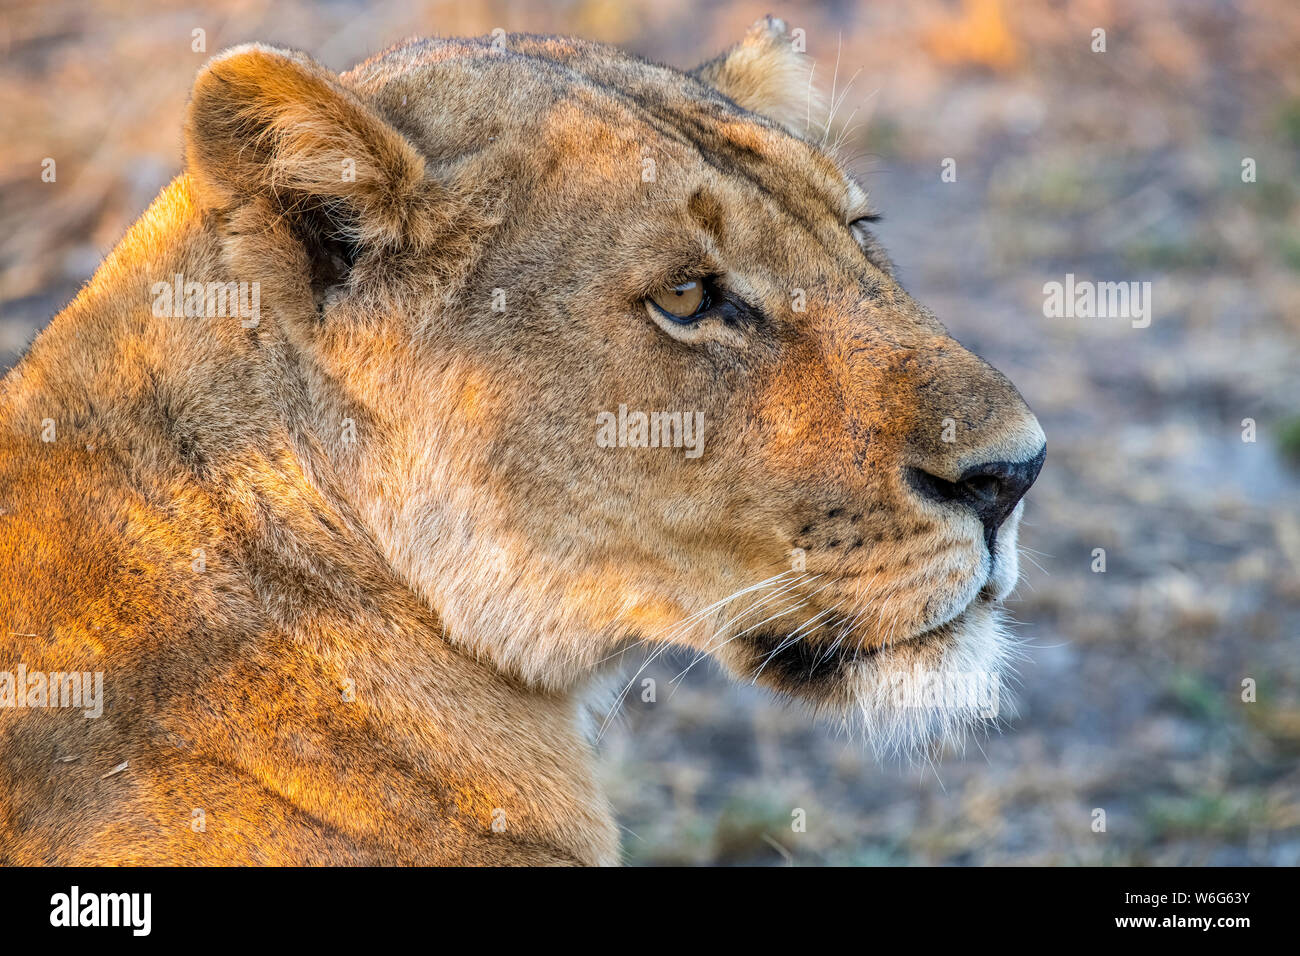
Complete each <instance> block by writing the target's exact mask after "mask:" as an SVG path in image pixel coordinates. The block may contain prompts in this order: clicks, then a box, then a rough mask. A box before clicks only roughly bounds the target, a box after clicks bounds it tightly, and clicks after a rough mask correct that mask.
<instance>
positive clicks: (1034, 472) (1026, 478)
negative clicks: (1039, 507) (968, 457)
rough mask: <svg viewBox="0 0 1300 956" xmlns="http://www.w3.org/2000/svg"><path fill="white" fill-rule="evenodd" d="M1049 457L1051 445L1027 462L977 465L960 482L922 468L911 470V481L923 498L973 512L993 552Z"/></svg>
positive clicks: (968, 469) (962, 475) (966, 472)
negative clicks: (1002, 529) (1000, 530)
mask: <svg viewBox="0 0 1300 956" xmlns="http://www.w3.org/2000/svg"><path fill="white" fill-rule="evenodd" d="M1046 458H1047V445H1043V447H1042V449H1040V450H1039V452H1038V454H1037V455H1035V456H1034V457H1033V458H1028V459H1026V460H1024V461H989V462H984V463H983V464H979V465H973V466H971V467H970V468H967V469H966V470H965V471H964V472H962V474H961V477H959V478H958V479H957V480H956V481H947V480H946V479H943V478H940V477H939V476H938V475H932V474H930V473H929V472H928V471H923V470H922V469H920V468H909V469H908V479H909V480H910V482H911V484H912V487H913V488H915V489H916V490H917V492H918V493H920V494H921V496H922V497H925V498H929V499H930V500H931V501H937V502H939V503H940V504H956V505H960V506H962V507H965V508H969V509H971V511H973V512H974V513H975V516H976V517H977V518H979V519H980V523H981V524H983V525H984V541H985V543H986V544H987V545H988V548H989V551H992V550H993V545H994V543H995V541H996V540H997V533H998V528H1000V527H1001V526H1002V522H1004V521H1006V520H1007V515H1009V514H1011V512H1012V510H1013V509H1014V508H1015V507H1016V505H1017V504H1019V503H1020V499H1021V498H1023V497H1024V496H1025V492H1026V491H1028V490H1029V486H1030V485H1032V484H1033V483H1034V479H1035V478H1037V477H1038V473H1039V472H1040V471H1041V470H1042V468H1043V461H1044V460H1045V459H1046Z"/></svg>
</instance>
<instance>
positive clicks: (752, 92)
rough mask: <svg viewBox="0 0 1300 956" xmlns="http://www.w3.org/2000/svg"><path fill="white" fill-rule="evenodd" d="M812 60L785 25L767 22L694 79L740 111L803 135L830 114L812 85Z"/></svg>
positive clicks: (696, 72)
mask: <svg viewBox="0 0 1300 956" xmlns="http://www.w3.org/2000/svg"><path fill="white" fill-rule="evenodd" d="M812 70H813V64H812V60H810V59H809V58H808V57H806V56H804V55H803V54H802V53H800V52H799V51H797V50H796V49H795V46H794V42H793V39H792V38H791V36H790V34H789V32H788V31H787V30H786V25H785V22H784V21H782V20H778V19H777V18H775V17H764V18H763V19H762V20H759V21H758V22H757V23H755V24H754V25H753V26H752V27H750V28H749V31H748V32H747V33H746V34H745V37H744V39H742V40H741V41H740V42H739V43H738V44H736V45H735V46H733V47H732V48H731V49H729V50H727V51H726V52H724V53H723V54H722V55H721V56H718V57H715V58H714V59H712V60H709V61H708V62H707V63H702V64H701V65H699V66H697V67H696V68H695V69H694V70H692V71H691V75H692V76H694V77H696V78H697V79H699V80H700V81H702V82H704V83H707V84H708V85H709V86H711V87H713V88H714V89H715V90H717V91H718V92H719V93H721V94H722V95H723V96H725V97H727V98H728V99H729V100H731V101H732V102H733V103H735V104H736V105H737V106H741V107H744V108H745V109H747V110H750V111H751V112H754V113H761V114H762V115H763V116H766V117H767V118H768V119H772V120H775V121H776V122H778V123H780V124H781V125H782V126H784V127H786V128H787V129H788V130H790V131H791V132H792V133H794V134H796V135H798V136H807V135H809V133H810V131H809V129H808V127H809V126H810V125H811V126H816V124H817V123H819V122H820V120H821V118H822V117H823V116H824V115H825V104H824V103H823V101H822V98H821V96H820V95H819V94H818V92H817V90H816V89H815V88H814V87H813V85H812Z"/></svg>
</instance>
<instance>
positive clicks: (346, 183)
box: [186, 20, 1045, 742]
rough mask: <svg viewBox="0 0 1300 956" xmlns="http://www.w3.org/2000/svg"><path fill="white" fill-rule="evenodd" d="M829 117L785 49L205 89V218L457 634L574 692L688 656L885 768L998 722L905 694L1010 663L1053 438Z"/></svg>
mask: <svg viewBox="0 0 1300 956" xmlns="http://www.w3.org/2000/svg"><path fill="white" fill-rule="evenodd" d="M816 115H818V107H817V105H816V103H815V97H814V95H813V93H812V90H811V82H810V76H809V67H808V66H807V65H806V64H805V62H804V60H803V58H802V57H801V56H800V55H799V54H798V53H796V52H795V51H794V49H793V47H792V44H791V42H790V38H789V37H788V36H787V34H786V31H785V28H784V26H783V25H782V24H780V23H779V22H778V21H773V20H767V21H763V22H761V23H760V24H758V25H757V26H756V27H755V28H754V29H753V30H752V31H751V32H750V33H749V34H748V35H747V36H746V38H745V39H744V41H743V42H742V43H741V44H739V45H738V46H737V47H735V48H734V49H733V50H731V51H729V52H727V53H725V54H723V55H722V56H721V57H719V58H718V59H716V60H713V61H711V62H709V63H706V64H704V65H703V66H701V67H700V68H698V69H697V70H695V71H693V72H691V73H683V72H680V71H678V70H675V69H671V68H668V67H664V66H659V65H656V64H653V63H649V62H646V61H645V60H642V59H638V58H637V57H634V56H631V55H628V54H626V53H623V52H620V51H618V50H615V49H612V48H610V47H607V46H603V45H599V44H595V43H587V42H582V41H577V40H569V39H557V38H552V37H534V36H513V35H512V36H497V37H495V38H485V39H482V40H467V41H461V40H426V41H419V42H411V43H407V44H404V45H401V46H399V47H397V48H395V49H392V50H390V51H388V52H386V53H384V54H382V55H380V56H378V57H376V58H374V59H372V60H370V61H369V62H367V63H364V64H362V65H361V66H358V67H357V68H355V69H354V70H352V71H350V72H348V73H346V74H343V75H342V76H336V75H334V74H333V73H331V72H330V71H328V70H326V69H324V68H323V67H321V66H320V65H318V64H316V63H315V62H313V61H312V60H310V59H309V58H307V57H305V56H303V55H301V54H297V53H292V52H286V51H281V50H276V49H271V48H266V47H262V46H248V47H242V48H239V49H236V50H233V51H231V52H229V53H227V54H225V55H223V56H221V57H218V58H217V59H215V60H214V61H213V62H212V63H210V64H209V65H208V66H207V67H206V68H205V70H204V72H203V73H202V74H201V75H200V77H199V80H198V82H197V85H196V87H195V91H194V95H193V98H192V102H191V106H190V111H189V117H188V121H187V127H186V144H187V172H188V175H189V177H190V179H191V181H192V183H193V189H194V194H195V196H196V197H197V201H198V203H199V205H200V207H201V208H202V209H203V210H204V215H205V216H207V217H209V219H210V221H211V222H213V223H214V224H215V228H216V229H217V230H218V232H219V234H220V236H221V242H222V244H223V249H224V253H223V254H224V256H225V257H226V260H227V262H228V263H229V267H230V269H231V271H232V273H233V274H234V275H235V277H236V278H240V279H260V281H261V288H262V302H263V308H264V309H266V308H268V307H269V309H270V310H271V311H272V312H273V313H274V315H275V316H276V317H277V318H276V321H278V322H282V323H283V327H284V335H285V337H286V341H287V343H288V346H287V347H288V348H290V349H292V350H293V351H294V352H295V354H296V355H297V356H298V361H299V362H300V363H301V364H302V365H303V367H305V368H306V369H307V373H306V380H307V381H308V382H309V383H310V401H309V402H308V407H307V408H306V409H305V410H304V411H303V415H304V417H305V418H306V419H309V420H310V421H311V423H312V428H313V429H314V432H313V433H314V435H315V440H316V441H317V442H319V445H320V447H321V449H322V454H323V455H324V457H325V458H326V459H327V460H328V462H329V467H330V468H331V469H332V471H331V478H330V481H331V482H332V483H336V484H337V487H338V488H340V489H342V492H341V493H342V494H344V495H345V496H346V497H347V499H348V501H349V502H350V504H351V506H352V507H353V508H355V511H356V513H357V514H359V515H360V516H361V518H362V520H363V522H364V525H365V527H366V528H367V529H368V532H369V534H370V535H372V536H373V538H374V541H375V542H376V543H377V545H378V547H379V549H380V550H381V552H382V553H383V555H384V556H385V557H386V559H387V560H388V561H389V562H390V563H391V565H392V567H393V568H394V569H396V571H397V572H398V573H399V574H400V575H401V576H402V578H403V580H404V581H405V582H406V583H407V584H408V585H409V587H410V588H411V589H412V590H414V591H415V592H416V593H418V594H419V595H420V596H422V597H423V599H425V600H426V601H427V602H428V603H429V604H430V605H431V606H432V607H433V608H435V609H436V610H437V612H438V613H439V615H440V616H441V619H442V620H443V622H445V625H446V632H447V637H448V639H449V640H451V641H453V642H455V643H457V644H459V645H461V646H462V647H464V648H466V649H467V650H468V651H469V652H471V653H473V654H475V655H477V656H479V657H480V658H482V659H486V660H489V661H491V662H492V663H493V664H494V665H495V666H496V667H498V668H499V669H500V670H502V671H503V672H505V673H506V674H508V675H511V676H512V677H513V678H515V679H518V680H521V681H525V682H528V683H530V684H533V685H537V686H541V687H544V688H548V689H553V690H568V689H575V688H577V687H579V686H581V685H583V684H584V683H585V682H587V681H588V680H589V679H590V678H591V676H592V675H593V674H595V673H596V672H598V671H600V670H601V669H602V667H603V666H605V664H606V662H608V661H610V660H611V659H613V658H615V657H617V656H618V654H619V653H620V652H621V651H623V650H625V649H627V648H629V647H630V646H632V645H636V644H644V645H646V646H649V647H668V646H675V647H685V648H689V649H693V650H694V651H696V652H698V653H699V654H701V655H711V656H712V657H714V658H715V659H717V660H718V661H720V662H721V663H722V664H723V665H724V666H725V667H726V668H727V669H729V670H730V671H731V672H732V673H734V675H735V676H736V677H737V678H739V679H742V680H747V681H757V682H758V683H760V684H763V685H766V686H768V687H771V688H774V689H776V690H777V691H779V692H782V693H786V694H790V695H794V696H797V697H799V698H803V699H805V700H807V701H809V702H811V703H812V704H813V705H814V706H816V707H817V708H819V709H825V710H827V711H830V712H832V713H836V714H840V715H844V716H848V715H853V714H857V715H859V716H861V717H862V718H863V719H864V720H865V721H866V722H867V724H868V725H869V727H870V729H873V730H874V731H875V732H876V736H875V739H876V740H877V741H878V742H879V741H891V740H896V739H899V738H901V737H903V736H906V737H909V738H915V737H925V736H927V735H928V736H933V735H934V734H935V733H940V734H942V732H943V731H945V730H948V729H952V728H954V727H957V726H960V725H961V724H962V722H963V720H964V718H965V717H967V716H970V715H971V714H970V712H971V710H972V708H970V707H968V706H966V705H964V704H961V703H960V702H958V704H957V705H955V706H945V705H944V704H943V703H939V704H938V705H937V706H913V705H914V704H915V703H916V702H915V701H908V700H905V699H902V698H900V696H899V693H900V690H904V689H905V688H906V687H907V686H914V685H909V684H908V683H907V680H901V681H900V678H899V675H904V677H905V678H907V679H911V678H915V677H916V676H917V675H921V674H937V675H940V677H943V676H945V675H947V676H950V675H955V674H966V673H970V674H985V675H996V674H997V673H999V671H1000V669H1001V668H1002V667H1003V663H1004V659H1005V657H1006V656H1007V648H1008V646H1009V644H1008V640H1007V638H1006V636H1005V634H1004V631H1003V628H1002V627H1001V626H1000V624H999V611H998V604H999V602H1000V601H1001V600H1002V599H1003V598H1004V597H1006V595H1007V594H1008V592H1009V591H1010V589H1011V588H1012V586H1013V585H1014V583H1015V582H1016V579H1017V553H1016V532H1017V524H1018V521H1019V518H1020V514H1021V511H1022V509H1023V505H1022V504H1021V499H1022V496H1023V495H1024V493H1025V491H1026V490H1027V489H1028V488H1029V486H1030V484H1031V483H1032V482H1033V480H1034V478H1035V477H1036V476H1037V474H1038V471H1039V468H1040V467H1041V465H1042V462H1043V458H1044V454H1045V444H1044V436H1043V432H1042V430H1041V429H1040V427H1039V425H1038V422H1037V421H1036V420H1035V418H1034V416H1033V414H1032V413H1031V412H1030V410H1029V409H1028V407H1026V404H1025V402H1024V401H1023V400H1022V399H1021V397H1020V395H1019V394H1018V393H1017V391H1016V389H1015V388H1014V387H1013V386H1012V385H1011V383H1010V382H1008V381H1007V379H1006V378H1005V377H1003V376H1002V375H1001V374H1000V373H998V372H997V371H996V370H994V369H993V368H991V367H990V366H989V365H987V364H986V363H985V362H983V361H982V360H980V359H979V358H977V357H976V356H974V355H973V354H971V353H970V352H968V351H967V350H966V349H964V348H962V347H961V346H960V345H959V344H957V342H955V341H954V340H953V339H952V338H951V337H949V336H948V334H947V333H946V332H945V330H944V327H943V326H942V325H941V324H940V322H939V321H938V319H936V318H935V317H934V316H933V315H932V314H931V313H930V312H928V311H927V310H926V309H925V308H924V307H922V306H921V305H919V304H918V303H916V302H915V301H913V299H912V298H911V297H910V296H909V295H908V294H907V293H906V292H905V291H904V290H903V288H902V287H901V286H900V285H899V282H898V280H897V279H896V277H895V274H894V270H893V268H892V266H891V264H890V262H889V260H888V259H887V258H886V256H885V255H884V254H883V252H882V250H881V248H880V247H879V245H878V244H877V242H876V241H875V239H874V238H873V236H872V232H871V223H872V220H873V218H874V214H873V212H872V208H871V206H870V205H869V204H868V201H867V194H866V191H865V190H864V189H863V188H862V187H861V186H860V185H859V184H858V183H857V182H855V180H854V179H853V178H852V177H851V176H850V175H849V174H848V173H847V172H846V170H845V169H844V168H843V166H842V165H841V164H840V163H839V162H837V161H836V159H835V158H834V157H833V156H832V155H831V154H830V152H829V151H828V150H826V149H825V148H823V146H822V141H823V140H824V138H825V137H824V135H823V131H822V130H821V129H820V128H818V127H817V126H816V124H815V123H814V122H813V120H814V118H815V116H816ZM349 428H350V429H351V432H350V433H349ZM904 696H906V695H905V694H904ZM904 732H907V733H904Z"/></svg>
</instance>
